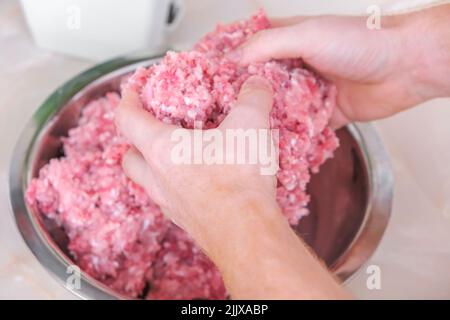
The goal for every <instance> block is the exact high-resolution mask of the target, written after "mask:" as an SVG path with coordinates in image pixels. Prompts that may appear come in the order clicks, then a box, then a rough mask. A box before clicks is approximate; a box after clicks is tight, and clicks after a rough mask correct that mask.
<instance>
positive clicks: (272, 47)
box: [227, 25, 305, 65]
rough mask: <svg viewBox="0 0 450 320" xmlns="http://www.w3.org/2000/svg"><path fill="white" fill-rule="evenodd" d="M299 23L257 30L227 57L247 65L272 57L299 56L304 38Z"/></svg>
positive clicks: (301, 52)
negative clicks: (300, 34) (300, 32)
mask: <svg viewBox="0 0 450 320" xmlns="http://www.w3.org/2000/svg"><path fill="white" fill-rule="evenodd" d="M298 28H299V25H294V26H285V27H280V28H273V29H265V30H261V31H259V32H257V33H256V34H255V35H253V36H252V37H251V38H250V39H249V40H247V41H246V42H245V43H244V44H243V45H241V46H240V47H238V48H237V49H235V50H234V51H232V52H230V53H228V54H227V58H228V59H230V60H232V61H235V62H236V63H239V64H241V65H247V64H249V63H251V62H262V61H268V60H271V59H283V58H298V57H300V56H302V54H303V53H304V52H303V51H302V49H303V44H302V42H303V41H304V40H305V39H302V37H301V36H299V34H298V30H299V29H298Z"/></svg>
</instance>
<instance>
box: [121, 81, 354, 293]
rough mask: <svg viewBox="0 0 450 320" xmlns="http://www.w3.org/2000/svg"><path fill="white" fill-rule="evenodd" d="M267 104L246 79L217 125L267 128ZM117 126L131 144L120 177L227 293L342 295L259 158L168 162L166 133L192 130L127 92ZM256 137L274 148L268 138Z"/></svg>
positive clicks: (263, 90)
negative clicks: (180, 235)
mask: <svg viewBox="0 0 450 320" xmlns="http://www.w3.org/2000/svg"><path fill="white" fill-rule="evenodd" d="M271 108H272V92H271V89H270V86H269V84H268V82H267V81H266V80H264V79H263V78H259V77H251V78H249V79H248V80H247V81H246V82H245V83H244V85H243V86H242V88H241V92H240V94H239V96H238V99H237V103H236V105H235V107H234V108H233V109H232V110H231V111H230V113H229V114H228V115H227V117H226V118H225V119H224V120H223V121H222V123H221V124H220V126H219V127H218V128H217V130H219V131H221V132H223V131H226V130H228V129H239V128H241V129H252V128H254V129H267V128H269V113H270V110H271ZM116 124H117V127H118V128H119V130H120V132H121V133H122V134H123V135H124V136H125V137H126V138H127V139H128V140H129V141H130V142H131V143H132V144H133V145H134V146H135V148H132V149H130V150H129V151H128V152H127V154H126V155H125V156H124V159H123V167H124V170H125V173H126V174H127V176H128V177H129V178H130V179H132V180H133V181H134V182H136V183H138V184H139V185H141V186H142V187H143V188H145V190H146V191H147V193H148V194H149V196H150V197H151V198H152V199H153V200H154V201H155V202H156V203H157V204H158V205H159V206H160V207H161V209H162V211H163V213H164V214H165V215H166V216H167V217H168V218H170V219H172V220H173V221H174V222H175V223H176V224H177V225H179V226H180V227H181V228H183V229H184V230H185V231H187V232H188V233H189V234H190V235H191V236H192V237H193V239H194V240H195V241H196V243H197V244H198V245H199V246H200V247H201V248H202V249H203V250H204V251H205V253H206V254H207V255H208V256H209V258H210V259H211V260H212V261H213V262H214V263H215V264H216V266H217V267H218V268H219V270H220V272H221V274H222V277H223V279H224V282H225V285H226V287H227V289H228V291H229V292H230V294H231V296H232V297H233V298H238V299H239V298H241V299H268V298H270V299H345V298H349V295H348V294H347V293H346V292H345V291H344V290H343V289H342V288H341V287H340V285H339V284H338V282H337V281H336V280H335V279H334V278H333V276H332V275H331V274H330V273H329V272H328V271H327V269H326V267H325V266H324V265H323V264H321V263H320V262H319V260H318V259H317V258H316V257H315V256H314V255H313V254H312V253H311V251H310V250H309V249H308V248H307V247H306V245H305V244H304V243H303V242H302V241H301V240H300V239H299V238H298V237H297V235H296V234H295V233H294V231H293V230H292V229H291V227H290V226H289V224H288V222H287V219H286V218H285V217H284V216H283V215H282V213H281V210H280V208H279V207H278V204H277V202H276V197H275V196H276V176H275V173H276V170H275V171H274V172H273V175H262V174H261V165H262V164H261V163H257V164H255V165H253V164H223V165H220V164H211V165H205V164H183V165H181V164H177V163H174V161H173V158H172V157H171V149H172V150H173V148H174V142H173V139H171V136H172V134H173V133H174V132H175V130H181V131H177V132H178V133H180V132H181V133H183V134H188V135H193V134H194V133H193V130H187V129H181V128H178V127H175V126H172V125H167V124H164V123H162V122H160V121H159V120H157V119H155V118H154V117H153V116H152V115H151V114H150V113H149V112H147V111H146V110H144V109H143V108H142V106H141V102H140V98H139V96H138V94H137V93H135V92H133V91H130V90H129V89H128V90H125V91H124V92H123V95H122V100H121V102H120V104H119V107H118V108H117V110H116ZM209 130H216V129H209ZM209 130H207V131H209ZM263 139H265V141H264V142H265V143H267V144H269V143H270V144H272V148H273V147H274V146H273V141H272V137H271V136H270V135H267V136H266V137H265V138H263ZM270 150H273V149H270ZM228 151H229V150H228V149H226V150H225V152H228ZM274 156H275V158H277V154H275V155H274ZM225 158H226V157H225Z"/></svg>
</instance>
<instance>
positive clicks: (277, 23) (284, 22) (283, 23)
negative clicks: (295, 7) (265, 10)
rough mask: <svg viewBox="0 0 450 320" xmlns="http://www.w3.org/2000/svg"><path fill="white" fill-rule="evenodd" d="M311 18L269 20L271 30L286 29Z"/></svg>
mask: <svg viewBox="0 0 450 320" xmlns="http://www.w3.org/2000/svg"><path fill="white" fill-rule="evenodd" d="M311 18H313V17H312V16H309V17H308V16H293V17H287V18H269V21H270V25H271V26H272V27H273V28H280V27H287V26H292V25H294V24H298V23H301V22H303V21H306V20H307V19H311Z"/></svg>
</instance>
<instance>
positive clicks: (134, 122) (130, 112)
mask: <svg viewBox="0 0 450 320" xmlns="http://www.w3.org/2000/svg"><path fill="white" fill-rule="evenodd" d="M115 122H116V126H117V128H118V130H119V132H120V133H121V134H123V135H124V136H125V137H126V138H127V139H128V140H129V141H130V142H131V143H132V144H133V145H134V146H136V148H137V149H138V150H139V151H140V152H141V153H142V154H146V151H148V149H149V148H151V145H152V143H153V142H154V141H155V139H156V138H157V137H158V136H160V135H161V134H163V133H164V132H168V131H169V130H170V129H171V128H172V126H170V125H167V124H164V123H162V122H161V121H159V120H158V119H156V118H155V117H154V116H153V115H152V114H151V113H150V112H148V111H146V110H145V109H144V108H143V107H142V102H141V100H140V97H139V95H138V93H137V92H135V91H133V90H131V89H124V91H123V93H122V99H121V101H120V103H119V106H118V107H117V109H116V112H115Z"/></svg>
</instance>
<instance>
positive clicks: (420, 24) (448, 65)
mask: <svg viewBox="0 0 450 320" xmlns="http://www.w3.org/2000/svg"><path fill="white" fill-rule="evenodd" d="M449 16H450V5H444V6H438V7H435V8H432V9H429V10H425V11H422V12H416V13H412V14H408V15H405V16H404V17H403V19H402V21H403V23H402V26H401V31H400V32H401V33H402V36H403V37H404V38H405V51H404V52H405V56H406V57H408V58H407V59H406V66H405V70H406V72H407V73H409V77H410V87H411V92H410V94H411V95H413V96H415V97H416V100H417V103H420V102H423V101H426V100H428V99H432V98H437V97H444V96H449V95H450V78H449V74H450V19H449V18H448V17H449Z"/></svg>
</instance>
